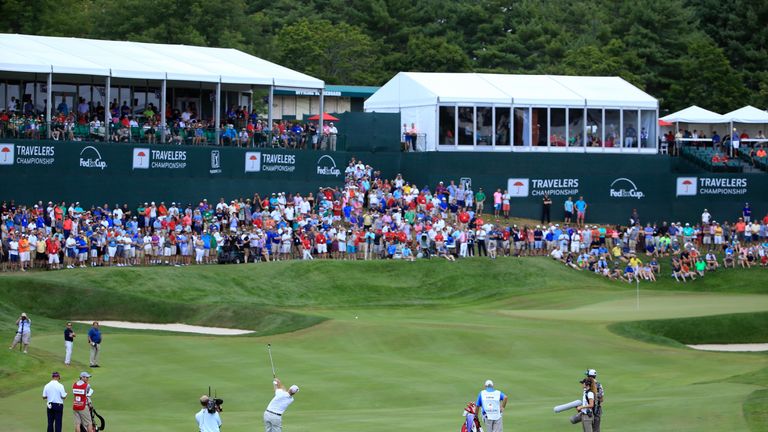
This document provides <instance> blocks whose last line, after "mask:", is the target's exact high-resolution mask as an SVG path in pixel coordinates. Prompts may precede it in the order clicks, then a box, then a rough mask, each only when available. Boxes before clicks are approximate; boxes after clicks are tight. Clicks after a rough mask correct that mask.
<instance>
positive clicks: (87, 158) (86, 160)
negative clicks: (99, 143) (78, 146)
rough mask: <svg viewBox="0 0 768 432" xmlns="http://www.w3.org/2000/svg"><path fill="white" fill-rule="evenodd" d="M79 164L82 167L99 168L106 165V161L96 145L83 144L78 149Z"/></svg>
mask: <svg viewBox="0 0 768 432" xmlns="http://www.w3.org/2000/svg"><path fill="white" fill-rule="evenodd" d="M80 166H81V167H83V168H100V169H102V170H103V169H104V168H106V167H107V162H106V161H105V160H103V159H102V158H101V153H99V150H98V149H97V148H96V147H93V146H85V147H83V149H82V150H80Z"/></svg>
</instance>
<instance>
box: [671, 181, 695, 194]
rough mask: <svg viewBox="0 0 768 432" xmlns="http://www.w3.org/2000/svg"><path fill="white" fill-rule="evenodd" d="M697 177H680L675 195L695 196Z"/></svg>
mask: <svg viewBox="0 0 768 432" xmlns="http://www.w3.org/2000/svg"><path fill="white" fill-rule="evenodd" d="M697 181H698V179H697V178H696V177H678V178H677V187H676V188H675V191H676V193H675V195H677V196H695V195H696V183H697Z"/></svg>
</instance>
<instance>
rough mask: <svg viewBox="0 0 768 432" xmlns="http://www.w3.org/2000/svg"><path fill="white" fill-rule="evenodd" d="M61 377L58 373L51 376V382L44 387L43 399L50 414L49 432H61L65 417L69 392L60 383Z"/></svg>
mask: <svg viewBox="0 0 768 432" xmlns="http://www.w3.org/2000/svg"><path fill="white" fill-rule="evenodd" d="M59 380H61V375H59V373H58V372H53V373H52V374H51V381H50V382H49V383H48V384H46V385H45V387H43V399H45V401H46V406H47V408H48V409H47V414H48V430H47V432H61V420H62V417H63V416H64V399H65V398H66V397H67V391H66V390H65V389H64V386H63V385H61V383H60V382H59Z"/></svg>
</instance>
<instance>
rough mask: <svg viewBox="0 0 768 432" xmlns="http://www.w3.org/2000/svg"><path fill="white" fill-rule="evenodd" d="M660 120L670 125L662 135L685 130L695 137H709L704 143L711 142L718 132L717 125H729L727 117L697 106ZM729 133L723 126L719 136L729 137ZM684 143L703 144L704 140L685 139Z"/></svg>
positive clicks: (665, 127)
mask: <svg viewBox="0 0 768 432" xmlns="http://www.w3.org/2000/svg"><path fill="white" fill-rule="evenodd" d="M659 120H661V121H665V122H667V123H670V125H669V126H664V127H663V129H662V130H661V134H662V135H663V134H666V133H667V132H669V131H672V132H673V133H676V132H677V130H679V129H683V130H687V131H690V132H691V133H692V134H694V135H695V136H699V137H701V136H706V137H708V138H707V140H706V141H704V142H711V140H710V139H709V138H711V137H712V135H714V134H715V132H717V125H719V124H724V123H729V120H728V118H727V117H726V116H724V115H722V114H718V113H716V112H713V111H710V110H707V109H704V108H701V107H699V106H696V105H691V106H689V107H688V108H685V109H683V110H680V111H677V112H674V113H672V114H669V115H666V116H664V117H662V118H660V119H659ZM727 132H728V130H726V128H725V127H723V126H721V127H720V131H719V133H718V135H727ZM682 141H684V142H694V143H701V142H702V140H699V139H697V138H683V139H682Z"/></svg>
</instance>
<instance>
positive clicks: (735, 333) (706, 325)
mask: <svg viewBox="0 0 768 432" xmlns="http://www.w3.org/2000/svg"><path fill="white" fill-rule="evenodd" d="M610 328H611V330H614V331H615V332H617V333H619V334H621V335H623V336H627V337H633V338H635V339H638V340H642V341H646V342H657V343H661V344H665V345H678V344H686V345H694V344H727V343H766V342H768V312H755V313H739V314H727V315H715V316H706V317H694V318H679V319H665V320H652V321H629V322H622V323H616V324H612V325H611V327H610Z"/></svg>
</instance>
